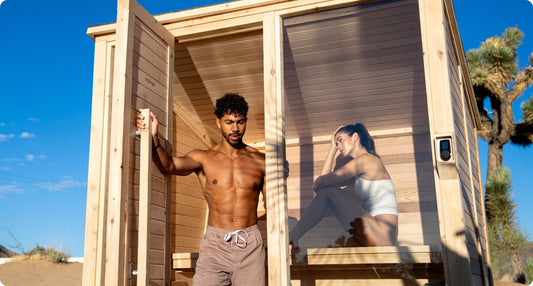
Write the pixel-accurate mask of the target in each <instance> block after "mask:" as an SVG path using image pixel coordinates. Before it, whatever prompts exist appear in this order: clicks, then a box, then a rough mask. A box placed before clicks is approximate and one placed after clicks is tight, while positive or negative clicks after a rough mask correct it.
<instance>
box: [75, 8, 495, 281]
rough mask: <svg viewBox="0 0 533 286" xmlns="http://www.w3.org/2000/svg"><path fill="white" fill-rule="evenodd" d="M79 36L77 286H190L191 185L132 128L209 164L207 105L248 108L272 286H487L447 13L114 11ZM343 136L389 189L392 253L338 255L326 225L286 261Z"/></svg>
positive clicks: (195, 187)
mask: <svg viewBox="0 0 533 286" xmlns="http://www.w3.org/2000/svg"><path fill="white" fill-rule="evenodd" d="M88 34H89V36H91V37H92V38H93V39H94V42H95V55H94V85H93V101H92V102H93V103H92V121H91V139H90V140H91V141H90V160H89V179H88V181H89V183H88V190H87V219H86V236H85V254H84V269H83V285H84V286H88V285H191V277H192V275H193V273H194V266H195V262H196V258H197V257H198V249H199V244H200V240H201V238H202V235H203V232H204V229H205V227H206V212H207V208H206V203H205V200H204V199H203V196H202V193H201V190H200V187H199V183H198V180H197V179H196V177H195V176H194V175H190V176H187V177H177V176H174V177H168V176H165V175H162V174H161V173H159V171H158V170H157V168H156V167H155V166H154V164H153V163H152V162H151V159H150V158H151V157H150V156H151V154H150V150H151V148H150V144H151V140H150V138H149V136H147V133H146V132H141V134H137V133H136V130H135V118H136V114H137V110H139V109H143V112H146V109H149V110H150V111H153V112H155V113H156V114H157V115H158V118H159V120H160V122H161V126H160V130H159V134H160V137H162V138H165V140H166V142H165V144H166V147H167V150H172V153H173V154H174V155H180V154H184V153H186V152H188V151H190V150H192V149H196V148H201V149H206V148H209V147H211V146H213V145H214V144H218V142H220V140H221V138H220V131H219V130H218V129H217V126H216V124H215V116H214V114H213V111H214V102H215V100H216V99H217V98H218V97H220V96H222V95H223V94H225V93H227V92H238V93H240V94H241V95H243V96H244V97H245V98H246V99H247V101H248V103H249V105H250V111H249V114H248V118H249V120H248V125H247V132H246V135H245V142H247V143H248V144H249V145H252V146H254V147H256V148H258V149H259V150H261V151H263V152H265V154H266V169H267V174H266V184H265V197H264V198H263V200H262V203H261V204H260V206H259V209H258V212H259V214H260V215H261V219H260V221H259V225H260V227H261V229H262V233H263V236H264V237H263V238H264V240H265V242H266V246H267V260H268V261H267V263H268V271H267V272H268V273H267V274H266V275H267V276H268V281H269V285H271V286H278V285H373V286H378V285H425V284H426V283H427V285H436V284H438V283H439V282H442V281H445V283H446V285H493V281H492V274H491V266H490V258H489V254H488V242H487V232H486V223H485V215H484V214H485V212H484V206H483V197H482V186H481V176H480V170H479V159H478V149H477V137H476V130H477V128H478V127H479V125H480V121H479V116H478V112H477V109H476V105H475V100H474V94H473V91H472V87H471V83H470V80H469V76H468V71H467V67H466V62H465V59H464V51H463V47H462V44H461V39H460V37H459V32H458V29H457V23H456V20H455V15H454V10H453V3H452V1H451V0H383V1H369V0H306V1H303V0H241V1H230V2H225V3H221V4H216V5H211V6H207V7H199V8H195V9H189V10H185V11H178V12H172V13H166V14H161V15H156V16H152V15H150V14H149V13H148V12H146V11H145V10H144V9H143V8H142V7H141V6H140V5H139V4H138V3H137V2H135V1H134V0H119V1H118V13H117V21H116V23H112V24H105V25H98V26H92V27H90V28H89V29H88ZM356 122H360V123H363V124H365V125H366V126H367V128H368V129H369V132H370V134H371V135H372V136H373V138H374V139H375V143H376V150H377V153H378V154H379V155H380V156H381V158H382V160H383V162H384V163H385V165H386V168H387V169H388V171H389V173H390V175H391V177H392V181H393V184H394V187H395V189H396V199H397V203H398V212H399V214H398V220H399V225H398V243H397V245H395V246H387V247H385V246H384V247H358V246H354V245H351V244H349V243H347V241H348V240H347V238H349V232H347V231H345V230H344V229H343V228H342V227H341V226H340V224H339V223H338V221H337V219H336V218H335V216H334V214H333V212H328V213H326V215H325V217H324V218H323V219H322V221H321V222H320V223H319V224H318V225H316V226H315V227H313V228H312V229H311V230H310V231H309V232H308V233H306V234H305V235H304V236H303V237H302V238H301V239H300V249H299V251H294V252H291V251H289V247H288V231H289V230H290V229H291V228H292V227H293V226H294V225H295V223H296V222H297V221H298V220H299V219H300V218H301V216H302V214H303V212H304V211H305V210H306V209H307V208H308V207H309V204H310V202H311V200H312V198H313V192H312V191H310V187H311V184H312V181H313V179H314V178H316V177H317V176H318V175H319V173H320V169H321V168H322V165H323V164H324V159H325V156H326V153H327V150H328V148H329V144H330V142H331V139H330V138H331V133H332V132H333V130H335V129H336V128H337V127H338V126H339V125H344V124H350V123H356ZM285 160H287V161H288V162H289V164H290V175H289V177H288V178H285V177H284V168H285V167H284V162H285ZM265 207H266V210H268V211H266V212H265ZM439 285H441V284H439Z"/></svg>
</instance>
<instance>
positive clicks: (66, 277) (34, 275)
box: [0, 261, 524, 286]
mask: <svg viewBox="0 0 533 286" xmlns="http://www.w3.org/2000/svg"><path fill="white" fill-rule="evenodd" d="M82 267H83V264H81V263H78V262H71V263H58V264H55V263H51V262H48V261H20V262H12V263H5V264H0V282H1V284H0V285H4V286H26V285H28V286H62V285H65V286H76V285H81V276H82ZM494 285H495V286H524V284H518V283H511V282H504V281H494Z"/></svg>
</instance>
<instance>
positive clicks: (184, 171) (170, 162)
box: [137, 112, 202, 176]
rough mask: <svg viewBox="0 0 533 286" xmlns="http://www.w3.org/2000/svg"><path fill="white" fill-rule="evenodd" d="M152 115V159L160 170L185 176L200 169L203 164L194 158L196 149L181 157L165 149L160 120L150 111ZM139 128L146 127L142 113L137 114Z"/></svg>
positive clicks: (164, 172)
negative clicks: (160, 134)
mask: <svg viewBox="0 0 533 286" xmlns="http://www.w3.org/2000/svg"><path fill="white" fill-rule="evenodd" d="M150 117H151V119H152V120H150V121H151V123H150V124H151V127H152V128H151V131H152V144H153V145H152V148H153V152H152V160H153V161H154V163H155V164H156V166H157V168H158V169H159V171H161V173H163V174H174V175H181V176H185V175H189V174H190V173H192V172H196V171H198V170H200V169H201V167H202V165H201V164H200V163H199V162H198V161H197V160H194V159H193V158H194V157H197V156H195V155H196V152H195V151H191V152H189V153H188V154H187V155H185V156H181V157H173V156H172V155H171V154H169V153H167V150H165V148H164V146H163V145H165V144H161V143H162V142H160V141H159V136H158V127H159V121H158V120H157V116H156V115H155V114H154V113H153V112H150ZM137 128H138V129H139V130H140V129H143V128H145V123H144V117H143V116H142V114H140V113H139V114H138V115H137Z"/></svg>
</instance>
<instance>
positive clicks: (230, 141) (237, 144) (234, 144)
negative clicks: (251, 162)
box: [222, 132, 244, 148]
mask: <svg viewBox="0 0 533 286" xmlns="http://www.w3.org/2000/svg"><path fill="white" fill-rule="evenodd" d="M231 136H238V139H237V140H236V141H234V140H233V139H231V138H230V137H231ZM243 136H244V132H242V133H240V132H232V133H224V132H222V137H224V139H226V142H228V144H230V145H231V146H232V147H233V148H240V147H242V145H243V142H242V137H243Z"/></svg>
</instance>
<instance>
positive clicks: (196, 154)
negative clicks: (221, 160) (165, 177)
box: [185, 149, 216, 160]
mask: <svg viewBox="0 0 533 286" xmlns="http://www.w3.org/2000/svg"><path fill="white" fill-rule="evenodd" d="M214 153H216V151H213V150H212V149H194V150H191V151H189V152H188V153H187V155H185V156H187V157H190V158H192V159H195V160H198V159H201V158H205V157H206V156H209V155H213V154H214Z"/></svg>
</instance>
